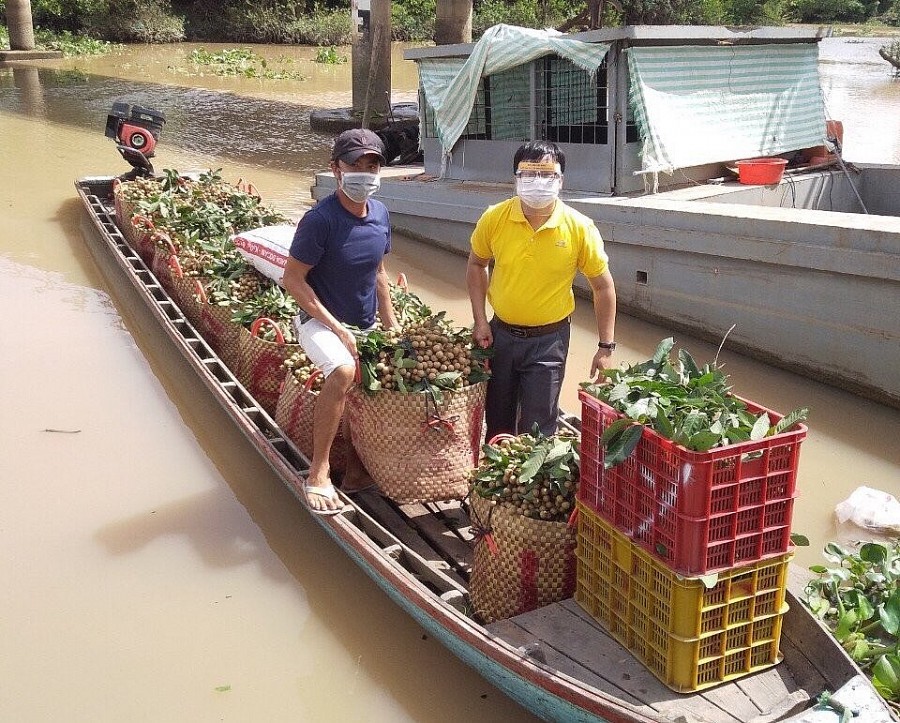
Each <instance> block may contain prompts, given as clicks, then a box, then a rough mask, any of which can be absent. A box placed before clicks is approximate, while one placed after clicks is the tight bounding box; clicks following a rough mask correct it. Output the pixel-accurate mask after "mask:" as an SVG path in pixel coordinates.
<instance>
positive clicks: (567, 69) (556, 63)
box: [535, 55, 609, 144]
mask: <svg viewBox="0 0 900 723" xmlns="http://www.w3.org/2000/svg"><path fill="white" fill-rule="evenodd" d="M535 76H536V77H535V87H536V101H537V118H538V133H539V135H540V137H541V139H542V140H548V141H555V142H557V143H595V144H606V143H607V142H608V140H609V139H608V136H609V133H608V132H609V108H608V107H607V92H606V63H605V62H604V63H603V65H601V66H600V68H599V70H598V71H597V73H596V75H595V76H594V78H591V75H590V73H587V72H585V71H584V70H582V69H581V68H579V67H578V66H577V65H575V64H574V63H572V62H571V61H569V60H566V59H565V58H560V57H558V56H555V55H548V56H546V57H544V58H541V59H540V60H538V61H536V63H535Z"/></svg>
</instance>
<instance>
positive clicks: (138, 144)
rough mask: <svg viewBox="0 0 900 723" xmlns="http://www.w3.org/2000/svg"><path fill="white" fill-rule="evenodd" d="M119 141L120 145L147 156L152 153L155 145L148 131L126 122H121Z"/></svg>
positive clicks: (154, 140)
mask: <svg viewBox="0 0 900 723" xmlns="http://www.w3.org/2000/svg"><path fill="white" fill-rule="evenodd" d="M119 141H120V142H121V143H122V145H125V146H129V147H130V148H134V149H135V150H136V151H140V152H141V153H143V154H144V155H145V156H147V157H150V156H151V155H153V149H154V148H155V147H156V139H155V138H154V137H153V134H152V133H151V132H150V131H148V130H147V129H146V128H141V127H140V126H133V125H129V124H128V123H123V124H122V127H121V129H120V130H119Z"/></svg>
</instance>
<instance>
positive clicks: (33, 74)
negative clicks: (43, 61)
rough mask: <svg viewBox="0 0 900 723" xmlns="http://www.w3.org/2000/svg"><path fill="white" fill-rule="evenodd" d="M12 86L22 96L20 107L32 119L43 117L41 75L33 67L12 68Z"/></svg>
mask: <svg viewBox="0 0 900 723" xmlns="http://www.w3.org/2000/svg"><path fill="white" fill-rule="evenodd" d="M12 72H13V85H15V86H16V88H18V89H19V92H20V93H21V96H22V107H23V108H24V109H25V112H26V113H27V114H28V115H29V116H31V117H32V118H39V117H42V116H43V115H44V86H43V85H41V75H40V72H39V71H38V69H37V68H35V67H27V66H23V67H13V69H12Z"/></svg>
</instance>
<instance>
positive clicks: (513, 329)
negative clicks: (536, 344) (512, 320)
mask: <svg viewBox="0 0 900 723" xmlns="http://www.w3.org/2000/svg"><path fill="white" fill-rule="evenodd" d="M509 333H510V334H512V335H513V336H515V337H517V338H519V339H527V338H528V329H525V328H524V327H521V326H510V327H509Z"/></svg>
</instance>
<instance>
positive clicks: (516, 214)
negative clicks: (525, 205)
mask: <svg viewBox="0 0 900 723" xmlns="http://www.w3.org/2000/svg"><path fill="white" fill-rule="evenodd" d="M561 209H562V201H560V200H559V199H558V198H557V199H556V205H555V206H554V207H553V213H551V214H550V218H548V219H547V220H546V221H544V223H543V225H542V226H541V228H550V227H553V226H559V223H560V216H561V214H562V210H561ZM512 217H513V220H514V221H519V222H520V223H528V219H527V218H525V213H524V211H522V201H521V199H520V198H519V197H518V196H516V197H515V203H514V204H513V214H512Z"/></svg>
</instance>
